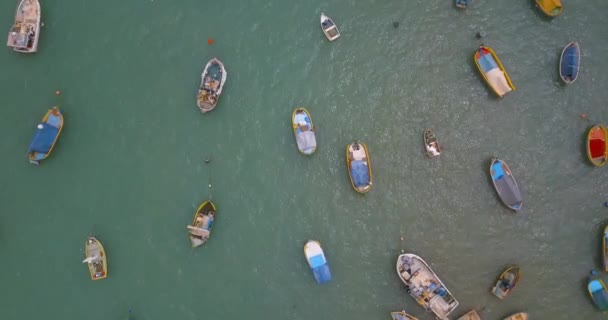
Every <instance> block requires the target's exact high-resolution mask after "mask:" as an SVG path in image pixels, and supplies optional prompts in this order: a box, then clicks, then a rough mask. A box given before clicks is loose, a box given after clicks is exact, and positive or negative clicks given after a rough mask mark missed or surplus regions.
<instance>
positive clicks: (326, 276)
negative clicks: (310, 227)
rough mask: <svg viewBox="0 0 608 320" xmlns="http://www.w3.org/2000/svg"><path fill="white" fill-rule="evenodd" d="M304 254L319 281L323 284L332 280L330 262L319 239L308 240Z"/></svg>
mask: <svg viewBox="0 0 608 320" xmlns="http://www.w3.org/2000/svg"><path fill="white" fill-rule="evenodd" d="M304 256H305V257H306V261H307V262H308V266H309V267H310V270H311V271H312V274H313V275H314V276H315V280H316V281H317V283H319V284H323V283H326V282H329V280H331V271H330V270H329V264H328V263H327V259H326V258H325V253H323V248H321V243H319V241H315V240H308V242H306V244H305V245H304Z"/></svg>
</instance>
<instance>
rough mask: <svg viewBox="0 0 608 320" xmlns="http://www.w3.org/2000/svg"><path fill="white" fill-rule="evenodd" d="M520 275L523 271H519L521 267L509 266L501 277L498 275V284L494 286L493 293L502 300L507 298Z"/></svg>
mask: <svg viewBox="0 0 608 320" xmlns="http://www.w3.org/2000/svg"><path fill="white" fill-rule="evenodd" d="M520 277H521V273H520V272H519V267H517V266H513V267H510V268H507V269H506V270H505V271H503V273H502V274H501V275H500V277H498V281H496V285H495V286H494V288H492V293H493V294H494V295H495V296H497V297H498V298H500V299H501V300H502V299H504V298H506V297H507V296H508V295H509V294H510V293H511V291H512V290H513V289H514V288H515V286H516V285H517V283H518V282H519V279H520Z"/></svg>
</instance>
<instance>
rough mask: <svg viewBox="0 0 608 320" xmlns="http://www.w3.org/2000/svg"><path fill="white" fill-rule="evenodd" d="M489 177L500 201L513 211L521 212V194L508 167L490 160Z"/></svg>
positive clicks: (501, 162)
mask: <svg viewBox="0 0 608 320" xmlns="http://www.w3.org/2000/svg"><path fill="white" fill-rule="evenodd" d="M490 177H491V178H492V183H494V188H495V189H496V192H497V193H498V196H499V197H500V200H502V202H503V203H504V204H505V205H506V206H507V207H509V208H511V209H513V210H515V211H519V210H521V207H522V204H523V200H522V198H521V192H520V191H519V186H518V185H517V181H515V178H514V177H513V174H512V173H511V169H509V166H507V164H506V163H505V162H504V161H502V160H499V159H492V164H491V165H490Z"/></svg>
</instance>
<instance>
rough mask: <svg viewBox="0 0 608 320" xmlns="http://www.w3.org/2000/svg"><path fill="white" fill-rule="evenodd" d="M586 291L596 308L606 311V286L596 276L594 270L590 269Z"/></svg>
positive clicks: (607, 307)
mask: <svg viewBox="0 0 608 320" xmlns="http://www.w3.org/2000/svg"><path fill="white" fill-rule="evenodd" d="M587 291H588V292H589V296H590V297H591V299H592V300H593V302H594V303H595V306H597V307H598V309H600V310H602V311H608V288H606V284H604V281H602V279H600V278H598V277H597V272H596V271H595V270H591V275H590V276H589V279H588V282H587Z"/></svg>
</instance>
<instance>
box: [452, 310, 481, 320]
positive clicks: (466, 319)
mask: <svg viewBox="0 0 608 320" xmlns="http://www.w3.org/2000/svg"><path fill="white" fill-rule="evenodd" d="M456 320H481V317H480V316H479V314H478V313H477V311H475V310H471V311H469V312H467V313H465V314H463V315H462V316H460V318H458V319H456Z"/></svg>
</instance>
